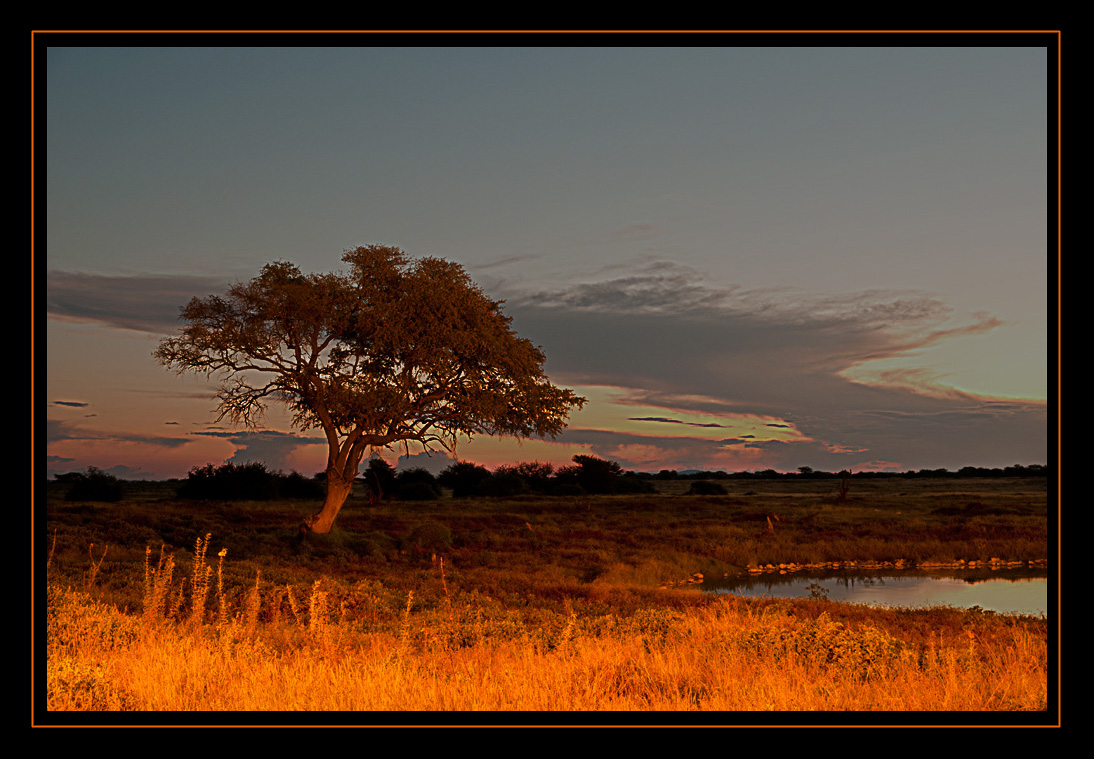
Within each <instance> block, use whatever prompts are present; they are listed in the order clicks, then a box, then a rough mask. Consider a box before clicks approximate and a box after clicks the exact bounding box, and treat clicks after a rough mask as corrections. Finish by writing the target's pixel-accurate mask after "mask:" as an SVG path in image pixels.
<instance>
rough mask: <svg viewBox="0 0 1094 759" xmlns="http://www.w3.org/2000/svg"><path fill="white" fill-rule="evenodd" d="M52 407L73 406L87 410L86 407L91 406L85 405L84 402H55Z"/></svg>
mask: <svg viewBox="0 0 1094 759" xmlns="http://www.w3.org/2000/svg"><path fill="white" fill-rule="evenodd" d="M52 405H54V406H71V407H72V408H85V407H86V406H89V405H90V404H88V403H84V402H83V401H54V402H53V404H52Z"/></svg>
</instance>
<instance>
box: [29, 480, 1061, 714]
mask: <svg viewBox="0 0 1094 759" xmlns="http://www.w3.org/2000/svg"><path fill="white" fill-rule="evenodd" d="M898 485H899V487H900V488H909V489H910V488H912V487H916V488H919V490H917V491H914V492H911V491H910V492H903V491H902V490H901V491H898V490H895V489H894V488H895V485H893V484H887V485H885V486H884V487H883V486H882V485H881V484H879V485H877V486H876V489H875V490H867V489H866V486H863V487H861V488H859V490H860V491H864V492H859V493H857V494H856V493H852V496H856V495H857V496H858V497H861V498H862V499H863V500H862V501H860V502H856V501H854V499H853V498H852V500H851V501H850V503H848V504H842V505H838V506H837V505H833V504H831V503H830V502H829V501H827V500H825V499H824V498H823V497H822V495H823V494H822V495H816V494H809V493H803V494H796V493H790V492H787V493H783V492H771V493H767V492H759V493H755V494H750V493H749V492H741V493H734V494H733V495H731V496H730V497H729V498H722V499H718V498H712V499H704V498H700V497H690V498H688V497H682V496H668V495H661V496H650V497H639V498H637V499H625V498H622V497H617V498H602V499H599V500H596V501H595V502H593V506H594V507H595V508H593V509H592V510H586V509H585V508H583V507H580V504H578V505H575V504H574V503H572V502H570V501H566V500H564V499H559V500H556V501H552V500H549V499H533V500H522V501H512V502H507V501H479V502H475V503H467V502H455V501H452V500H446V501H441V502H436V503H433V504H422V505H415V506H414V507H413V509H410V508H408V507H406V506H405V505H403V504H394V505H390V506H385V507H383V508H373V509H368V510H367V511H366V510H365V507H363V506H362V507H359V508H360V511H357V512H355V511H354V510H353V509H349V510H347V512H346V513H345V514H344V515H343V516H344V520H343V523H342V525H341V529H340V530H338V531H336V532H335V533H332V534H331V535H330V536H326V537H324V538H323V539H322V540H320V539H318V538H317V539H315V540H314V541H309V542H307V543H298V542H296V541H295V539H294V538H293V537H291V536H290V534H289V530H288V528H287V527H286V526H285V525H291V524H294V522H293V521H292V516H293V514H292V511H291V509H292V507H291V506H288V505H284V506H283V505H278V504H270V505H261V506H256V505H247V504H225V505H216V504H212V505H208V504H186V503H180V504H175V503H172V502H170V501H159V502H146V501H139V502H132V503H123V504H118V505H111V506H98V505H91V504H62V503H55V504H51V506H50V515H49V521H50V525H49V532H50V534H51V535H52V538H51V541H50V543H49V555H48V560H47V561H48V564H49V570H48V571H49V577H48V580H49V582H48V593H47V610H46V611H47V615H46V657H45V688H44V692H43V693H42V694H40V695H43V696H44V697H43V699H42V701H41V702H40V703H41V704H42V705H44V707H45V709H46V711H44V712H42V711H39V713H38V714H37V715H36V719H38V720H40V722H42V723H48V722H61V723H65V722H66V721H70V722H74V723H78V722H80V721H81V720H82V719H85V718H87V716H88V715H92V714H102V713H104V712H124V713H128V714H132V713H133V712H146V713H150V714H157V715H166V714H167V713H169V712H170V713H175V714H183V715H186V714H193V713H197V712H200V713H206V714H209V713H215V712H221V713H225V714H227V713H232V712H256V713H268V714H269V716H268V719H269V720H278V721H286V720H287V719H288V718H286V717H284V716H282V715H278V714H276V713H282V712H296V713H305V712H306V713H311V715H312V716H311V717H302V718H301V720H302V721H315V720H316V719H321V720H324V719H325V720H331V721H333V722H345V721H356V719H354V718H346V717H344V716H343V717H338V716H337V715H336V714H335V713H338V712H347V713H357V714H358V715H360V716H361V718H363V719H364V720H365V721H368V722H384V721H386V720H385V718H384V717H376V716H375V715H372V716H369V715H364V714H363V713H364V712H382V713H387V714H390V715H395V714H401V713H404V712H438V713H439V712H446V713H450V714H451V713H459V714H463V715H465V716H466V715H468V714H470V713H473V712H490V713H491V715H490V716H485V717H483V718H481V719H479V718H473V721H476V722H479V723H485V724H492V723H496V722H498V721H508V720H511V719H516V721H518V722H534V721H540V720H541V719H543V718H542V717H538V716H537V715H538V714H540V713H548V714H551V715H554V717H553V718H551V719H552V721H569V720H570V719H571V718H572V719H573V720H574V721H580V722H588V721H594V722H598V723H605V724H616V723H620V722H629V721H632V720H633V721H639V722H642V723H643V724H650V723H652V722H662V721H663V722H666V723H669V722H673V721H676V720H685V719H689V718H690V719H694V720H696V721H698V722H701V723H703V724H707V723H725V722H735V721H743V722H746V723H751V722H757V723H759V722H764V721H765V720H766V719H767V716H766V713H767V712H776V713H779V714H778V716H777V717H776V719H780V720H782V721H790V722H795V723H797V722H809V721H816V720H820V721H822V722H823V721H824V719H825V715H834V714H845V715H853V719H855V720H864V721H873V720H874V719H878V717H877V716H876V715H883V716H881V717H880V719H881V720H882V723H883V724H884V723H888V722H890V721H892V720H893V719H894V718H893V715H898V714H904V715H911V717H908V718H909V719H914V720H915V721H916V722H922V723H928V724H929V723H935V722H952V721H953V717H952V713H958V714H960V715H966V717H967V718H958V721H960V722H967V723H980V722H982V721H984V720H985V715H994V718H995V719H998V718H999V717H998V715H999V713H1001V712H1011V711H1017V712H1022V713H1023V714H1022V715H1018V716H1017V717H1015V720H1017V722H1016V723H1017V724H1051V722H1046V720H1050V719H1051V715H1050V714H1049V712H1048V710H1049V708H1050V706H1051V704H1050V701H1051V700H1052V699H1051V697H1050V682H1051V678H1050V674H1051V673H1050V670H1049V663H1050V650H1049V645H1048V634H1049V632H1048V622H1047V621H1046V620H1044V619H1034V618H1028V617H1021V618H1013V617H1005V616H1001V615H994V614H990V613H983V612H979V611H976V612H974V611H962V610H959V609H947V608H941V609H922V610H900V611H896V610H869V609H866V608H865V607H859V606H855V605H850V604H846V605H845V604H838V603H831V602H826V601H822V600H797V601H777V600H770V599H756V600H749V599H743V598H736V597H730V596H719V595H715V594H700V593H699V592H697V591H695V590H694V589H690V590H689V589H679V590H667V591H664V590H657V587H656V586H657V585H658V584H659V583H661V582H664V581H665V580H673V579H683V578H686V577H688V576H690V575H691V574H692V573H693V572H696V571H703V572H706V573H708V574H710V575H712V576H714V575H716V573H717V571H718V570H719V569H720V568H721V567H726V568H732V567H734V566H737V567H740V566H742V565H744V564H745V563H749V562H757V563H758V562H763V561H776V562H777V561H785V560H811V559H822V560H823V559H826V558H841V559H843V558H857V559H860V560H862V559H878V560H881V559H886V558H893V557H896V556H903V557H907V558H913V559H914V558H920V559H928V558H935V557H936V555H937V557H939V558H953V557H951V556H950V554H955V556H954V557H965V558H971V557H972V556H974V555H980V554H984V556H983V558H987V557H989V556H994V555H1000V556H1004V557H1008V556H1014V557H1017V558H1027V559H1029V558H1041V557H1043V556H1044V554H1045V551H1046V550H1047V535H1046V529H1047V524H1046V521H1047V520H1046V504H1045V496H1044V493H1043V491H1039V490H1037V489H1036V488H1034V489H1032V490H1029V489H1026V488H1025V487H1024V486H1022V488H1021V489H1017V490H1016V489H1014V488H1011V489H1010V490H1002V489H1000V490H998V491H988V490H985V491H983V492H979V491H977V492H974V491H971V490H961V491H959V492H950V491H943V490H937V489H936V490H927V489H926V488H927V487H928V484H927V483H918V482H916V483H908V484H904V483H898ZM963 485H964V486H966V487H967V484H966V483H963ZM749 486H750V487H758V485H756V484H753V483H749ZM871 487H873V486H871ZM948 487H953V486H952V485H949V486H948ZM993 487H994V486H993ZM921 491H922V492H921ZM985 505H986V507H987V509H985ZM974 506H975V508H974ZM955 510H956V511H957V512H960V513H958V515H957V516H956V517H955V516H951V515H948V514H949V512H951V511H955ZM986 511H990V512H992V513H986ZM282 512H284V513H282ZM771 514H777V515H779V517H780V518H779V521H777V522H776V523H775V525H774V532H773V533H772V532H769V531H768V530H767V529H766V528H767V524H768V518H769V515H771ZM422 525H429V529H430V530H432V532H430V533H428V534H430V535H433V534H434V533H436V534H435V535H434V538H436V540H435V541H434V543H435V545H434V543H430V544H429V545H426V544H425V543H423V542H422V541H423V539H424V538H422V536H423V535H426V530H425V529H424V528H422V527H421V526H422ZM438 525H439V526H440V527H443V528H444V530H440V529H439V528H438ZM210 532H213V533H214V534H216V535H217V538H216V540H215V541H213V542H211V537H210V534H209V533H210ZM225 535H226V537H225ZM412 535H416V536H417V538H418V540H417V541H413V540H410V536H412ZM82 541H86V542H82ZM89 542H94V544H95V545H94V548H93V549H90V550H89V548H88V543H89ZM161 543H169V544H170V543H174V545H175V546H176V547H175V548H174V549H172V548H171V547H170V546H169V547H168V548H167V550H153V548H150V547H149V546H151V547H155V546H158V545H160V544H161ZM221 546H227V549H225V548H221ZM890 553H891V554H893V557H890V556H889V555H888V554H890ZM813 554H816V556H813ZM640 712H661V713H662V714H663V715H664V718H663V719H661V718H657V719H651V718H648V717H642V716H641V715H640V714H639V713H640ZM807 712H811V713H813V714H805V713H807ZM818 712H823V713H825V714H824V715H820V716H819V717H818V716H817V715H816V713H818ZM561 713H568V714H569V715H571V716H560V714H561ZM871 713H873V714H872V715H871V716H869V717H865V716H861V715H870V714H871ZM315 714H319V715H323V716H320V717H315V716H314V715H315ZM579 714H584V715H586V716H578V715H579ZM506 715H508V716H506ZM513 715H517V716H516V717H514V716H513ZM588 715H597V716H588ZM628 715H634V716H633V717H631V716H628ZM917 715H918V716H917ZM947 715H951V716H947ZM479 716H480V717H481V716H482V715H479ZM990 718H991V717H989V719H990ZM229 719H230V718H229ZM405 719H407V718H399V717H392V719H391V721H393V722H400V721H405ZM412 719H413V721H415V722H420V723H428V722H431V721H432V718H420V716H416V717H414V718H412ZM457 719H458V718H457ZM118 721H120V722H125V721H126V720H125V719H124V718H120V719H119V720H118ZM194 721H201V718H200V717H197V718H195V720H194Z"/></svg>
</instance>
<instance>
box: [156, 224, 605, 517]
mask: <svg viewBox="0 0 1094 759" xmlns="http://www.w3.org/2000/svg"><path fill="white" fill-rule="evenodd" d="M342 260H343V262H345V263H346V264H348V265H349V270H348V271H347V272H331V273H327V274H304V273H302V272H301V271H300V269H299V268H298V267H296V266H295V265H293V264H291V263H287V262H275V263H270V264H267V265H265V266H264V267H262V270H261V272H260V274H259V275H258V276H257V277H255V278H254V279H252V280H251V281H249V282H245V283H236V284H234V285H232V286H231V287H230V288H229V289H228V292H227V294H226V295H223V296H218V295H212V296H209V297H206V298H193V299H192V300H191V301H190V302H189V303H188V304H187V305H186V306H185V307H183V309H182V315H181V317H182V319H183V320H184V321H185V322H186V326H185V327H184V328H183V329H182V330H181V333H180V334H179V335H177V336H175V337H169V338H165V339H164V340H162V341H161V342H160V344H159V347H158V348H157V350H156V351H155V354H154V355H155V357H156V358H157V359H158V360H159V361H160V362H161V363H162V364H164V365H165V366H167V367H169V368H174V369H175V370H177V371H178V372H186V371H194V372H200V373H205V374H206V375H208V376H213V375H216V376H218V377H219V378H221V380H222V383H221V385H220V389H219V391H218V393H217V399H218V409H217V410H218V413H219V416H218V420H221V419H225V418H226V419H229V420H230V421H232V422H234V423H237V424H243V425H247V426H254V425H255V424H257V422H258V420H259V419H260V418H261V416H262V414H263V412H264V411H265V410H266V407H267V404H268V403H269V402H270V401H276V402H281V403H284V404H286V405H287V406H288V408H289V409H290V410H291V411H292V414H293V416H292V421H293V424H294V426H296V427H298V428H300V429H305V430H306V429H320V430H322V431H323V433H324V435H325V436H326V440H327V443H328V451H329V453H328V460H327V467H326V476H327V486H328V491H327V502H326V504H325V505H324V508H323V510H322V511H321V512H320V513H319V514H317V515H316V516H315V517H313V518H312V519H311V520H309V527H310V529H313V530H315V531H317V532H326V531H327V530H329V529H330V525H331V524H332V523H333V520H334V517H335V516H336V515H337V511H338V509H340V508H341V504H342V503H343V502H344V501H345V498H346V497H347V496H348V495H349V492H350V489H351V488H352V483H353V479H354V477H356V475H357V471H358V467H359V465H360V463H361V460H362V458H363V457H364V455H365V454H366V452H368V451H370V450H375V449H377V448H383V447H387V446H391V445H392V444H395V443H399V442H404V443H405V442H408V441H415V442H417V443H420V444H421V445H422V446H424V447H426V448H430V447H434V446H439V447H441V448H444V449H446V450H452V449H453V448H454V447H455V444H456V441H457V439H458V438H459V437H461V436H463V437H467V438H471V437H472V436H474V435H478V434H487V435H511V436H516V437H530V436H540V437H554V436H556V435H557V434H558V433H559V432H560V431H561V430H562V429H563V428H564V427H565V426H566V420H567V417H568V415H569V412H570V411H571V410H572V409H573V408H575V407H576V408H580V407H581V406H582V405H583V404H584V403H585V399H584V398H581V397H579V396H577V395H575V394H574V393H573V391H571V390H568V389H565V388H559V387H555V386H554V385H552V384H551V382H550V381H549V379H548V378H547V376H546V374H545V373H544V370H543V363H544V361H545V356H544V354H543V352H542V350H541V349H540V348H538V347H537V346H535V345H533V344H532V343H531V342H530V341H529V340H527V339H525V338H521V337H518V336H517V335H516V333H515V332H514V331H513V329H512V324H511V322H512V319H511V317H509V316H506V315H505V314H504V313H503V312H502V302H501V301H494V300H491V299H490V298H488V297H487V296H486V295H485V294H484V293H483V292H482V290H481V289H480V288H479V287H478V286H477V285H476V284H475V283H474V282H473V281H472V280H471V278H470V277H469V276H468V275H467V273H466V272H465V271H464V270H463V267H461V266H460V265H459V264H457V263H454V262H451V261H446V260H444V259H440V258H419V259H411V258H409V257H408V256H407V255H406V254H405V253H404V252H403V251H402V250H400V249H399V248H395V247H389V246H383V245H368V246H362V247H358V248H354V249H352V250H347V251H345V252H344V255H343V256H342Z"/></svg>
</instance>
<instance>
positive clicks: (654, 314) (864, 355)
mask: <svg viewBox="0 0 1094 759" xmlns="http://www.w3.org/2000/svg"><path fill="white" fill-rule="evenodd" d="M508 286H509V288H510V291H509V292H507V293H506V295H505V297H506V302H507V306H506V308H507V311H508V312H509V313H510V314H511V315H513V317H514V322H513V323H514V327H515V328H516V329H517V330H518V332H520V333H521V334H522V335H525V336H527V337H529V338H530V339H532V341H533V342H535V343H537V344H540V345H542V346H544V351H545V353H546V355H547V357H548V359H547V370H548V372H549V374H550V375H551V377H552V378H553V379H554V380H555V381H557V382H563V383H568V384H571V385H586V386H611V387H615V388H623V389H626V390H627V395H629V398H628V397H623V398H622V399H621V401H620V402H634V403H635V405H642V406H643V407H645V408H646V409H649V408H651V407H655V408H663V409H665V411H666V412H671V413H664V414H643V415H642V416H641V417H639V416H638V415H631V416H630V418H631V419H638V418H641V419H643V420H645V421H650V422H656V423H660V424H662V425H664V426H669V425H672V426H679V427H681V430H683V428H684V427H685V426H686V425H687V424H688V423H686V422H681V421H678V417H679V416H681V415H682V412H690V413H708V414H709V413H717V414H753V415H757V416H767V417H776V418H777V419H779V420H783V421H784V422H785V423H786V424H792V425H793V426H794V428H796V429H797V430H799V431H801V432H802V433H803V434H804V436H805V437H806V438H808V439H809V440H810V441H811V442H808V443H807V442H805V441H800V442H796V443H793V444H791V445H790V446H783V447H782V448H781V449H780V450H786V451H793V455H792V456H787V457H786V458H785V459H784V460H785V461H786V463H787V465H788V467H789V468H790V469H793V468H796V467H797V466H800V465H804V464H807V465H810V466H816V467H820V466H823V465H824V464H825V462H830V463H832V464H837V463H838V464H840V468H844V467H845V466H847V465H848V464H849V463H851V462H852V461H859V460H861V462H866V461H870V460H873V461H885V462H890V463H891V462H900V463H901V464H902V465H903V466H906V467H908V468H938V467H947V468H951V467H960V466H965V465H974V466H980V465H983V466H989V465H990V466H999V465H1009V464H1014V463H1043V462H1045V461H1046V460H1047V454H1048V445H1047V413H1046V411H1047V408H1046V405H1045V404H1044V403H1038V402H1031V401H1021V400H1018V401H991V402H989V399H984V398H980V397H977V396H974V395H972V394H969V393H967V392H961V391H958V390H955V389H953V388H947V387H945V386H944V385H943V384H941V382H942V380H943V379H944V377H942V376H941V375H938V374H932V373H931V372H929V371H927V370H926V369H920V370H901V371H898V372H893V373H889V374H883V375H881V376H880V377H878V378H877V380H876V381H871V382H862V381H854V380H852V379H850V378H849V377H847V376H844V375H845V373H850V370H851V369H853V368H855V367H861V366H864V365H869V364H870V363H871V362H873V361H877V360H879V359H892V358H903V359H905V360H907V359H909V358H914V356H915V355H916V352H917V351H919V350H921V349H923V348H924V347H927V346H931V345H936V344H938V343H940V342H942V341H945V340H948V339H950V338H953V337H957V336H970V335H977V334H984V333H986V332H989V331H990V330H992V329H995V328H996V327H998V326H999V325H1000V323H1001V322H1000V321H999V320H998V319H996V318H994V317H992V316H991V315H989V314H984V313H976V314H972V315H970V316H966V317H960V316H959V315H957V314H956V313H955V311H954V309H953V308H952V307H951V306H949V305H948V304H946V303H945V302H943V301H942V300H941V299H939V298H937V297H935V296H933V295H931V294H929V293H922V292H916V291H901V290H869V291H863V292H856V293H847V294H843V295H839V296H828V297H822V298H818V297H810V296H808V295H807V294H804V293H801V292H795V291H791V290H786V289H780V290H745V289H743V288H740V287H737V286H726V287H721V286H716V285H713V284H710V283H708V282H705V281H704V280H703V279H702V277H701V276H700V275H699V274H698V273H697V272H695V271H694V270H692V269H689V268H687V267H676V266H674V265H672V264H671V262H663V261H662V262H656V263H655V264H647V265H645V266H642V267H637V268H636V269H635V271H633V272H628V273H624V274H622V275H616V276H608V277H607V278H605V279H603V280H599V281H595V280H594V281H587V282H579V283H576V284H574V285H572V286H570V287H567V288H560V289H553V290H548V291H524V290H522V289H521V288H520V287H519V286H517V285H516V284H514V283H508ZM772 424H779V425H781V424H782V422H779V421H775V422H772ZM574 434H577V433H574ZM682 434H687V433H683V432H682ZM587 438H588V435H587V434H585V433H583V436H582V437H580V438H578V439H581V440H584V439H587ZM619 439H620V441H621V444H622V441H623V437H622V436H620V437H619ZM626 442H628V443H635V444H637V443H636V441H632V440H629V439H628V440H627V441H626ZM744 443H745V441H744V440H740V441H739V443H738V444H737V445H740V446H743V445H744ZM598 445H602V446H605V447H607V443H604V442H598ZM664 445H665V447H666V448H665V449H666V452H668V451H669V450H670V449H671V446H672V445H676V444H674V443H671V442H670V441H668V440H666V441H664ZM681 445H682V444H681ZM688 446H689V451H690V452H691V453H694V454H696V455H703V456H708V457H709V456H710V455H711V454H713V453H717V455H718V456H720V457H721V458H726V455H725V451H716V449H714V448H711V444H710V443H709V441H708V442H703V443H700V442H695V443H688ZM677 447H679V445H677ZM776 447H777V446H767V452H768V455H769V460H772V459H773V458H774V459H777V458H779V457H782V456H783V454H777V453H775V452H774V449H775V448H776ZM741 450H743V448H742V449H741ZM666 455H668V453H666ZM841 462H842V463H841Z"/></svg>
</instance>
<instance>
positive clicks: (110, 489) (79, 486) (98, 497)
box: [56, 466, 122, 503]
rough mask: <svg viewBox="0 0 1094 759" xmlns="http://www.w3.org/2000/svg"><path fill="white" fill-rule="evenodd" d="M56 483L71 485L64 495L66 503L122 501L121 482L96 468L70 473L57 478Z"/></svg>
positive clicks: (91, 467)
mask: <svg viewBox="0 0 1094 759" xmlns="http://www.w3.org/2000/svg"><path fill="white" fill-rule="evenodd" d="M56 479H57V481H58V482H69V483H72V487H70V488H69V490H68V492H67V493H66V494H65V500H66V501H105V502H110V503H114V502H117V501H120V500H121V499H122V481H121V480H119V479H118V478H117V477H115V476H114V475H111V474H107V473H106V472H104V471H103V470H101V469H98V468H97V467H93V466H89V467H88V468H87V472H70V473H68V474H62V475H58V476H57V478H56Z"/></svg>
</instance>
